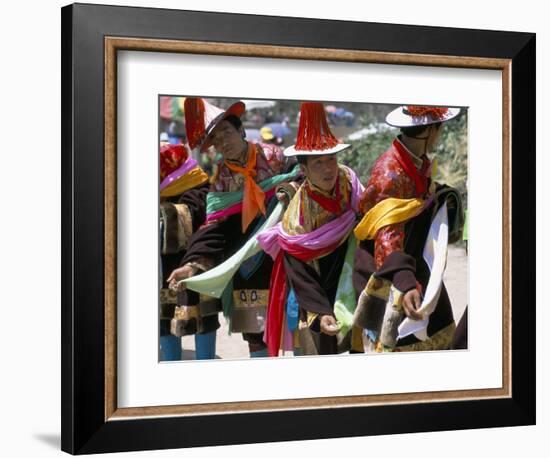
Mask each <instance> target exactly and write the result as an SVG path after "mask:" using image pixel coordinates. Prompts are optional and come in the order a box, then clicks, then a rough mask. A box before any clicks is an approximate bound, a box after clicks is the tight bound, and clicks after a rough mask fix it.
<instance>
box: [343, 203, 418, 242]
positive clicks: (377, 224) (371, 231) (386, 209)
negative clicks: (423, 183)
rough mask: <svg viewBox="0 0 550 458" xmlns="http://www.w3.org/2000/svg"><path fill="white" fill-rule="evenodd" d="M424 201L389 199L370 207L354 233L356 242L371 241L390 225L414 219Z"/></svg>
mask: <svg viewBox="0 0 550 458" xmlns="http://www.w3.org/2000/svg"><path fill="white" fill-rule="evenodd" d="M423 204H424V201H423V200H422V199H396V198H394V197H389V198H387V199H384V200H381V201H380V202H378V203H377V204H376V205H375V206H374V207H372V208H371V209H370V210H369V211H368V212H367V213H365V216H363V219H362V220H361V221H360V222H359V224H358V225H357V226H356V227H355V230H354V233H355V237H356V238H357V240H373V239H374V238H375V237H376V233H377V232H378V230H379V229H380V228H382V227H384V226H389V225H390V224H398V223H402V222H404V221H407V220H409V219H411V218H413V217H415V216H416V215H417V214H418V213H419V211H420V209H421V208H422V205H423Z"/></svg>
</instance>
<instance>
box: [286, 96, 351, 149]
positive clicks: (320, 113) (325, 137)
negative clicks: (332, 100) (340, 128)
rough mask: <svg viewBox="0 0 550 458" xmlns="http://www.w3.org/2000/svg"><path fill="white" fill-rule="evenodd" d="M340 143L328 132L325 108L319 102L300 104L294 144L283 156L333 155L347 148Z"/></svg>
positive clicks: (347, 145)
mask: <svg viewBox="0 0 550 458" xmlns="http://www.w3.org/2000/svg"><path fill="white" fill-rule="evenodd" d="M349 147H350V145H349V144H347V143H340V142H339V141H338V139H337V138H336V137H335V136H334V135H333V134H332V132H331V131H330V127H329V126H328V122H327V116H326V114H325V107H324V106H323V104H322V103H320V102H302V104H301V105H300V122H299V123H298V134H297V138H296V144H294V145H292V146H290V147H288V148H286V149H285V151H284V155H285V156H299V155H304V156H320V155H322V154H334V153H337V152H339V151H343V150H345V149H346V148H349Z"/></svg>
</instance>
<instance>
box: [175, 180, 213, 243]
mask: <svg viewBox="0 0 550 458" xmlns="http://www.w3.org/2000/svg"><path fill="white" fill-rule="evenodd" d="M208 188H209V184H208V183H204V184H202V185H200V186H197V187H195V188H193V189H189V190H188V191H185V192H184V193H183V194H182V195H181V196H180V198H179V199H178V203H179V204H185V205H187V208H188V209H189V212H190V214H191V219H192V226H193V232H195V231H196V230H197V229H198V228H199V227H201V226H202V225H203V223H204V220H205V219H206V195H207V194H208Z"/></svg>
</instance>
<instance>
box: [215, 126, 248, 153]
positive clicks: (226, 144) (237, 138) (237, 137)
mask: <svg viewBox="0 0 550 458" xmlns="http://www.w3.org/2000/svg"><path fill="white" fill-rule="evenodd" d="M211 141H212V145H214V148H216V151H219V152H220V153H221V154H222V156H223V158H224V159H229V160H237V159H239V158H240V157H241V154H242V152H243V150H244V143H245V140H244V138H243V133H242V131H241V130H237V129H235V126H233V124H231V123H230V122H229V121H226V120H223V121H221V122H220V123H219V124H218V126H216V128H215V129H214V131H213V132H212V136H211Z"/></svg>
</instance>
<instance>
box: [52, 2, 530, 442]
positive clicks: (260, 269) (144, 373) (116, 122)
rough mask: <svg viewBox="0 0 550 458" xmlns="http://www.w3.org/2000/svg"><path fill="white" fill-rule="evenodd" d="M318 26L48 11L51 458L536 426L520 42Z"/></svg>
mask: <svg viewBox="0 0 550 458" xmlns="http://www.w3.org/2000/svg"><path fill="white" fill-rule="evenodd" d="M327 19H328V20H321V19H318V18H307V17H303V18H300V17H285V16H260V15H250V14H234V13H209V12H198V11H180V10H164V9H155V8H127V7H116V6H103V5H72V6H68V7H66V8H64V9H63V10H62V44H63V47H62V56H63V59H62V63H63V65H62V113H63V118H62V121H63V123H62V133H63V136H62V140H63V152H64V154H63V161H62V178H63V183H62V189H63V190H64V192H63V193H62V196H63V199H62V210H63V218H62V233H63V237H62V243H63V250H62V253H63V259H64V260H65V262H64V264H63V265H64V268H65V270H64V271H63V282H62V287H63V289H62V293H63V308H62V316H63V323H62V409H63V415H62V448H63V450H66V451H69V452H70V453H97V452H102V451H130V450H144V449H156V448H175V447H195V446H205V445H206V446H214V445H229V444H252V443H257V442H279V441H292V440H310V439H327V438H344V437H352V436H364V435H380V434H400V433H412V432H428V431H441V430H460V429H477V428H488V427H497V426H519V425H531V424H533V422H534V421H535V396H534V395H532V393H533V389H534V378H533V374H534V373H535V369H536V364H535V359H534V356H533V355H532V354H531V353H530V352H529V351H528V350H529V349H530V348H531V347H532V345H533V342H534V338H535V334H534V317H533V315H532V314H531V313H530V312H527V313H525V304H534V301H533V298H534V295H535V291H534V290H533V289H532V288H530V287H529V285H530V280H531V279H532V278H533V275H534V274H535V261H534V259H533V258H532V257H529V256H525V255H524V253H525V252H535V251H534V247H535V240H534V235H533V234H534V232H535V224H534V222H535V213H534V211H533V208H534V205H535V199H534V196H535V192H534V191H535V189H534V179H533V177H534V171H535V166H534V155H533V154H531V153H532V150H533V142H534V138H535V136H534V132H535V129H534V124H533V122H532V121H533V119H534V115H535V113H534V111H535V110H534V101H535V100H536V99H535V90H534V84H533V82H534V73H533V69H534V68H535V38H534V34H532V33H527V32H511V31H494V30H487V29H479V30H471V29H460V28H453V27H439V28H438V27H428V26H423V25H420V24H418V25H413V26H409V25H400V24H384V23H376V22H360V21H357V22H354V21H349V20H343V21H338V20H330V18H327ZM83 56H86V57H85V58H83ZM520 249H521V253H520ZM526 250H527V251H526ZM69 261H71V262H69ZM512 286H513V288H512ZM329 417H330V419H331V421H330V422H326V419H327V418H329ZM397 419H398V420H399V421H396V420H397ZM159 431H162V434H159ZM212 431H216V433H215V434H212Z"/></svg>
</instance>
